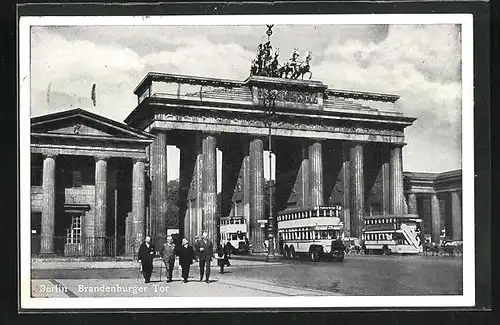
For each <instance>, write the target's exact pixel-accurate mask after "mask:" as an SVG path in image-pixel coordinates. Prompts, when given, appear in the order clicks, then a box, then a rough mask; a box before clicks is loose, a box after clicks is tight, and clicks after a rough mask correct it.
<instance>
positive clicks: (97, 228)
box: [94, 157, 108, 256]
mask: <svg viewBox="0 0 500 325" xmlns="http://www.w3.org/2000/svg"><path fill="white" fill-rule="evenodd" d="M107 166H108V163H107V161H106V157H95V206H94V209H95V211H94V241H95V242H94V243H95V245H94V255H96V256H102V255H105V252H106V251H105V247H106V246H105V245H106V209H107V193H106V192H107Z"/></svg>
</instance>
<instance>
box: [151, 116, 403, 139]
mask: <svg viewBox="0 0 500 325" xmlns="http://www.w3.org/2000/svg"><path fill="white" fill-rule="evenodd" d="M156 120H157V121H168V122H180V123H193V124H200V123H203V124H211V125H216V126H217V127H218V128H220V129H221V130H223V128H224V126H231V127H234V126H237V127H240V128H242V129H243V128H247V127H257V128H261V127H266V126H267V124H266V123H264V121H263V120H259V119H250V118H249V117H247V118H238V117H231V118H229V117H214V116H206V115H202V114H200V115H198V114H196V115H195V114H193V115H183V116H174V115H172V114H157V115H156ZM333 123H335V125H328V124H327V123H325V121H324V120H322V121H318V123H316V124H311V123H307V124H306V123H304V121H301V120H297V119H289V120H280V121H277V122H274V123H273V128H274V129H276V130H280V129H281V130H300V131H321V132H333V133H347V134H369V135H373V136H392V137H401V136H403V132H401V131H400V130H391V129H379V128H370V127H365V126H362V125H361V124H358V125H352V124H351V125H341V124H340V125H339V123H338V121H332V124H333Z"/></svg>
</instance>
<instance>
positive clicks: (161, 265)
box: [160, 261, 163, 282]
mask: <svg viewBox="0 0 500 325" xmlns="http://www.w3.org/2000/svg"><path fill="white" fill-rule="evenodd" d="M162 262H163V261H160V282H161V274H162V273H163V271H162V269H163V263H162Z"/></svg>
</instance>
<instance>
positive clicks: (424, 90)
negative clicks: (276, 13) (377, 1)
mask: <svg viewBox="0 0 500 325" xmlns="http://www.w3.org/2000/svg"><path fill="white" fill-rule="evenodd" d="M458 37H459V34H458V32H457V29H456V27H455V26H453V25H448V26H442V25H440V26H435V25H429V26H404V25H403V26H391V28H390V29H389V34H388V35H387V38H386V39H385V40H384V41H382V42H380V43H378V44H375V43H373V42H371V43H368V44H366V43H363V42H361V41H358V40H348V41H346V42H344V43H342V44H339V43H336V44H331V45H330V46H329V47H327V48H326V49H325V51H324V55H325V59H324V61H323V62H321V63H320V64H319V65H318V66H316V67H313V71H315V72H313V73H315V76H314V78H315V79H318V80H323V81H325V82H326V83H327V84H328V85H329V86H331V87H334V88H341V89H356V90H362V91H374V92H389V93H395V94H398V95H400V100H399V102H398V107H399V109H400V110H401V111H402V112H403V113H404V114H405V115H409V116H413V117H416V118H417V121H416V122H415V123H414V125H413V126H411V127H408V128H407V129H406V134H405V135H406V141H407V143H408V145H407V146H406V147H405V149H404V153H405V161H404V168H405V170H412V171H436V172H437V171H443V170H449V169H455V168H460V164H461V143H460V141H461V128H460V122H461V83H460V69H459V67H460V63H461V62H460V40H459V38H458Z"/></svg>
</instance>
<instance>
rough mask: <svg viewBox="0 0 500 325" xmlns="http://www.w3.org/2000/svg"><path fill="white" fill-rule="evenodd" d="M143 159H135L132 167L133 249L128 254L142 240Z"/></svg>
mask: <svg viewBox="0 0 500 325" xmlns="http://www.w3.org/2000/svg"><path fill="white" fill-rule="evenodd" d="M144 162H145V160H144V159H135V160H134V162H133V163H134V165H133V167H132V237H133V241H134V245H133V251H132V252H126V253H127V254H128V255H131V254H134V252H137V251H138V250H139V246H140V245H141V243H142V241H143V240H144V237H145V236H144V230H145V225H144V220H145V215H146V204H145V203H146V202H145V179H144V175H145V174H144Z"/></svg>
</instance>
